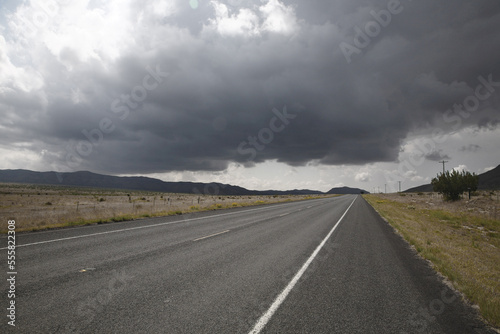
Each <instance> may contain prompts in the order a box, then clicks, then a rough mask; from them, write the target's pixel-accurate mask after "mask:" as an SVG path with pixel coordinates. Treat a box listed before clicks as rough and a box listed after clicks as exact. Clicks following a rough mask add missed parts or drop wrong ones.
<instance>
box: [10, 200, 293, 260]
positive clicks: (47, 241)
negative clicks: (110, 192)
mask: <svg viewBox="0 0 500 334" xmlns="http://www.w3.org/2000/svg"><path fill="white" fill-rule="evenodd" d="M287 204H288V203H287ZM268 208H269V207H264V208H255V209H248V210H244V211H238V212H228V213H221V214H219V215H213V216H208V217H198V218H190V219H183V220H179V221H175V222H165V223H159V224H153V225H144V226H136V227H130V228H124V229H121V230H113V231H106V232H98V233H91V234H85V235H77V236H74V237H67V238H60V239H52V240H45V241H38V242H32V243H29V244H24V245H16V248H19V247H26V246H33V245H40V244H48V243H51V242H56V241H64V240H71V239H79V238H86V237H93V236H96V235H102V234H110V233H118V232H125V231H132V230H138V229H142V228H149V227H157V226H163V225H171V224H179V223H184V222H189V221H194V220H200V219H206V218H213V217H221V216H227V215H234V214H237V213H242V212H250V211H258V210H265V209H268ZM7 248H8V247H2V248H0V250H4V249H7Z"/></svg>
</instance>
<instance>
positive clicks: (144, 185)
mask: <svg viewBox="0 0 500 334" xmlns="http://www.w3.org/2000/svg"><path fill="white" fill-rule="evenodd" d="M0 182H4V183H26V184H45V185H59V186H73V187H92V188H106V189H124V190H143V191H158V192H167V193H184V194H206V195H319V194H325V193H323V192H321V191H317V190H309V189H301V190H298V189H295V190H286V191H280V190H262V191H261V190H248V189H245V188H243V187H238V186H232V185H229V184H222V183H200V182H165V181H162V180H158V179H154V178H150V177H144V176H111V175H102V174H96V173H91V172H86V171H81V172H71V173H58V172H34V171H30V170H24V169H16V170H12V169H5V170H0ZM362 192H363V193H368V192H367V191H365V190H363V189H358V188H348V187H342V188H333V189H331V190H330V191H328V192H326V194H360V193H362Z"/></svg>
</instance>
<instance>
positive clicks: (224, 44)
mask: <svg viewBox="0 0 500 334" xmlns="http://www.w3.org/2000/svg"><path fill="white" fill-rule="evenodd" d="M392 1H394V0H392ZM390 2H391V1H371V2H366V1H351V0H349V1H347V0H345V1H334V2H325V1H319V0H317V1H297V2H295V3H294V4H291V6H292V7H293V8H294V10H295V14H296V19H297V20H296V24H297V26H298V27H299V28H298V29H297V31H295V32H294V33H292V34H279V33H272V32H262V33H260V34H258V35H253V36H245V37H241V36H240V37H235V36H221V35H220V34H219V33H218V32H217V31H215V30H214V29H211V28H209V25H210V23H209V21H208V19H209V18H212V19H213V18H214V10H213V6H211V5H210V4H208V3H205V2H200V7H199V8H198V9H197V10H193V9H191V8H189V7H188V6H184V7H182V8H181V11H180V12H179V13H178V14H177V16H173V17H167V18H165V19H162V20H160V21H159V22H155V23H154V24H151V27H150V30H148V33H144V32H143V33H142V34H141V33H140V32H138V33H137V34H140V36H132V37H131V38H136V39H137V40H138V41H140V43H139V42H137V43H136V45H135V47H133V48H130V49H128V50H126V51H125V52H124V53H122V54H120V56H119V57H117V58H116V59H114V60H112V61H111V60H107V61H104V62H103V63H101V62H99V61H90V62H87V63H85V62H80V61H79V60H78V58H75V57H74V56H71V52H70V51H66V53H64V55H65V56H64V57H61V59H62V58H64V59H65V61H66V64H65V65H63V64H61V63H60V62H59V61H58V60H57V59H55V57H54V56H53V55H47V54H46V55H44V57H46V58H45V59H44V64H45V65H40V68H39V71H40V72H41V74H42V75H43V77H44V79H45V84H46V92H45V93H44V94H41V95H30V96H24V95H23V94H21V93H19V91H16V92H14V93H13V92H3V93H2V95H1V96H2V100H0V108H2V109H1V110H2V113H3V114H5V115H7V118H8V119H10V118H16V119H17V121H15V126H16V129H18V130H17V131H15V133H14V132H12V133H10V134H9V135H8V136H7V137H6V134H5V133H4V134H3V135H2V136H3V138H4V139H5V140H6V141H10V142H16V141H17V142H19V141H29V139H30V138H31V139H32V140H33V144H32V145H33V146H32V149H33V150H34V151H40V150H42V149H45V150H48V151H49V152H50V153H51V154H48V155H47V159H50V161H47V163H48V164H50V165H53V166H58V167H59V168H62V169H68V168H69V169H73V170H75V169H90V170H94V171H103V172H108V173H149V172H162V171H172V170H210V171H215V170H223V169H225V168H226V166H227V164H228V163H229V162H238V163H242V164H246V165H251V164H253V163H258V162H262V161H265V160H274V159H276V160H278V161H280V162H284V163H287V164H290V165H293V166H300V165H305V164H307V163H309V162H311V161H314V162H316V163H323V164H332V165H337V164H364V163H370V162H378V161H395V160H396V159H397V157H398V153H399V151H400V144H401V142H402V141H403V140H404V139H405V138H406V136H407V134H408V132H410V131H415V130H418V129H425V128H428V127H432V126H435V124H442V123H443V115H444V114H445V113H446V111H447V110H448V109H450V108H452V107H453V105H454V104H456V103H463V101H464V99H465V98H467V96H470V95H471V94H474V91H475V89H476V86H477V85H479V84H480V82H479V81H478V77H479V76H482V77H484V78H488V75H491V77H492V78H493V80H494V81H495V82H500V68H499V67H498V66H497V64H498V59H499V57H500V34H498V31H499V29H500V5H499V4H498V2H497V1H493V0H491V1H455V2H453V3H451V2H439V3H436V2H434V1H418V2H417V1H412V2H410V1H405V0H401V2H400V4H399V5H400V6H401V8H402V11H401V12H400V13H398V14H397V15H393V16H392V18H391V22H390V23H389V24H388V25H387V26H386V27H381V30H380V33H379V34H378V35H377V36H375V37H373V38H371V40H370V43H369V45H367V46H366V47H365V48H363V49H361V50H360V53H357V54H353V55H352V61H351V62H350V63H349V62H348V61H347V60H346V57H345V55H344V54H343V53H342V50H341V49H340V47H339V45H340V44H341V43H342V42H345V43H350V44H353V43H354V42H353V41H354V38H355V37H356V30H355V27H359V28H361V29H364V27H365V25H366V23H368V22H370V21H374V17H373V15H372V14H370V11H375V12H380V11H381V10H386V9H387V8H388V4H389V3H390ZM229 4H230V5H229V6H228V8H229V9H230V10H232V13H233V14H234V13H237V10H238V8H239V7H238V6H241V5H244V6H246V7H247V8H249V9H251V10H253V11H254V12H255V13H259V11H258V9H257V7H256V6H260V5H262V3H261V2H260V1H257V2H253V5H251V4H252V2H251V1H229ZM288 4H290V3H287V5H288ZM261 19H262V18H261ZM146 24H148V23H147V22H146ZM96 38H99V36H96ZM69 63H71V64H74V67H73V68H72V70H71V71H68V70H67V66H68V64H69ZM146 68H149V70H147V69H146ZM151 71H153V73H154V72H155V71H156V72H158V73H163V74H161V75H160V77H159V79H160V80H157V79H158V78H156V79H155V77H154V75H152V72H151ZM158 73H157V74H156V75H157V76H158ZM165 73H168V76H167V75H166V74H165ZM148 76H149V77H148ZM146 78H147V79H146ZM155 80H156V81H155ZM145 86H148V87H152V86H155V87H154V88H151V89H149V88H148V89H146V88H145ZM137 87H139V88H137ZM141 87H142V88H141ZM494 89H495V90H496V91H495V92H493V93H492V94H491V96H490V97H489V98H488V99H487V100H485V101H481V104H480V105H479V106H478V108H477V110H475V111H474V112H472V113H470V115H469V116H467V117H462V116H458V117H460V124H459V127H460V128H462V127H466V126H470V125H474V124H479V123H480V122H483V123H484V122H486V123H488V124H497V122H498V120H499V114H498V106H500V94H499V92H500V87H499V86H495V87H494ZM144 92H145V93H146V95H147V96H145V98H144V99H142V95H141V94H144ZM134 94H135V96H136V97H140V98H138V99H135V100H134V98H133V96H134ZM37 106H38V107H37ZM41 106H45V107H44V108H41ZM37 108H38V110H37ZM284 108H286V110H287V113H288V114H289V115H291V116H290V117H289V118H286V116H283V112H284V111H283V110H284ZM41 109H43V110H44V111H41ZM273 110H275V111H273ZM276 110H277V111H278V112H279V113H280V114H281V115H282V117H281V118H280V117H279V116H277V113H276ZM15 113H20V114H15ZM22 113H26V115H24V116H23V115H22ZM15 115H17V116H15ZM292 116H293V117H292ZM449 116H451V115H449ZM283 117H284V118H283ZM104 119H105V120H106V121H104V123H102V122H103V120H104ZM13 122H14V121H13ZM103 124H104V126H101V125H103ZM454 124H455V123H454ZM449 127H450V129H451V127H452V124H449ZM94 130H95V131H94ZM278 130H279V131H278ZM451 130H454V131H455V130H457V128H454V129H451ZM451 130H450V131H451ZM35 139H36V140H35ZM82 142H83V144H82ZM55 157H57V158H55ZM426 158H427V159H429V160H436V159H437V160H440V159H443V158H445V159H446V158H447V156H446V155H445V154H442V153H441V152H433V153H432V154H429V155H428V156H426ZM54 159H55V160H54ZM437 160H436V161H437Z"/></svg>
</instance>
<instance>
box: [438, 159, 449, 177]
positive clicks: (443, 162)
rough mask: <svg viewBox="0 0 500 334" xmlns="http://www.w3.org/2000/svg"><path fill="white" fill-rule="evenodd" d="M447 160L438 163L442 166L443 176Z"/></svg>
mask: <svg viewBox="0 0 500 334" xmlns="http://www.w3.org/2000/svg"><path fill="white" fill-rule="evenodd" d="M447 162H448V161H447V160H443V161H439V163H440V164H443V174H444V164H445V163H447Z"/></svg>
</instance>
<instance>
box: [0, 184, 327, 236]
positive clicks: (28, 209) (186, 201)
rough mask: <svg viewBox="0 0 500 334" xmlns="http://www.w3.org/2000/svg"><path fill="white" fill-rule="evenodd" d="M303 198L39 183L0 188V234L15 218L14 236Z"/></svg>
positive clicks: (312, 196)
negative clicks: (131, 189) (49, 229)
mask: <svg viewBox="0 0 500 334" xmlns="http://www.w3.org/2000/svg"><path fill="white" fill-rule="evenodd" d="M320 197H331V195H329V196H324V195H319V196H316V195H304V196H282V195H278V196H218V195H217V196H204V195H201V196H199V195H194V194H169V193H158V192H145V191H126V190H105V189H91V188H75V187H58V186H45V185H25V184H0V216H1V217H2V221H1V222H0V233H6V231H7V221H8V220H9V219H15V221H16V232H22V231H35V230H41V229H47V228H58V227H67V226H75V225H89V224H102V223H106V222H112V221H124V220H132V219H138V218H146V217H157V216H168V215H180V214H184V213H189V212H196V211H207V210H217V209H225V208H233V207H242V206H250V205H259V204H267V203H277V202H286V201H298V200H305V199H311V198H320Z"/></svg>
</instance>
